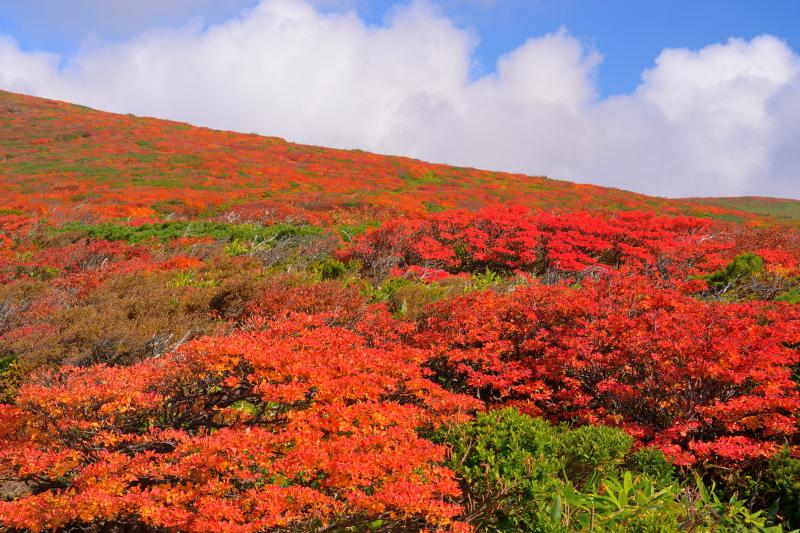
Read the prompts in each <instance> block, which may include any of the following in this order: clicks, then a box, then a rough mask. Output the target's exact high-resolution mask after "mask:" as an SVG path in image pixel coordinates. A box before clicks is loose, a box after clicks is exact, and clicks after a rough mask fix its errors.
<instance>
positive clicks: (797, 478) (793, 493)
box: [766, 448, 800, 529]
mask: <svg viewBox="0 0 800 533" xmlns="http://www.w3.org/2000/svg"><path fill="white" fill-rule="evenodd" d="M766 483H767V497H768V499H771V500H772V501H775V502H776V510H777V512H778V516H779V517H780V518H782V519H783V520H784V521H785V522H786V524H787V525H788V526H789V527H791V528H795V529H797V528H800V459H795V458H793V457H792V456H791V455H790V454H789V449H788V448H784V449H783V450H782V451H781V453H779V454H777V455H776V456H775V457H773V458H772V460H771V461H770V463H769V468H768V469H767V475H766Z"/></svg>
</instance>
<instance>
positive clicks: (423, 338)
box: [0, 92, 800, 532]
mask: <svg viewBox="0 0 800 533" xmlns="http://www.w3.org/2000/svg"><path fill="white" fill-rule="evenodd" d="M0 125H2V127H1V128H0V146H2V151H0V186H2V188H3V191H4V195H3V198H2V200H0V528H2V529H4V530H10V531H49V530H64V531H67V530H73V529H75V530H89V531H107V530H115V531H139V530H145V531H198V532H200V531H209V532H211V531H232V532H233V531H241V532H248V531H363V530H374V531H409V530H411V531H471V530H475V529H477V530H485V529H494V530H509V531H511V530H515V529H520V528H521V529H537V530H570V529H576V528H577V529H580V528H579V526H578V525H577V524H580V523H584V522H585V523H587V524H588V523H592V524H601V525H602V524H605V525H604V526H603V527H608V528H609V530H614V528H615V527H616V528H618V529H619V528H625V527H631V528H634V529H635V528H636V527H641V528H644V529H642V530H650V529H647V528H648V527H651V526H652V525H653V524H656V525H658V526H659V527H662V529H663V528H667V529H669V527H673V529H674V528H676V527H678V526H677V524H683V525H682V526H681V527H684V528H685V529H687V530H690V531H712V530H720V531H722V530H726V529H725V528H728V527H730V528H731V529H736V528H737V527H739V525H741V524H745V523H746V524H749V525H750V526H752V527H756V526H755V525H753V524H760V525H759V526H758V527H762V526H763V527H767V526H769V527H772V528H773V529H769V531H778V530H780V529H779V528H781V527H787V528H790V527H798V526H800V523H798V522H797V520H798V517H797V513H796V509H793V508H792V506H793V505H794V504H793V503H792V502H796V501H797V498H796V489H795V488H794V487H800V377H798V376H800V307H798V303H800V232H798V230H797V228H796V227H795V226H793V225H791V224H790V223H787V221H786V220H782V219H779V218H778V217H775V216H770V215H763V214H754V213H751V212H745V211H740V210H737V209H734V208H733V207H732V206H735V205H751V204H752V203H753V202H755V201H756V200H753V199H751V200H748V201H747V202H740V203H737V202H733V201H724V202H723V201H719V202H715V201H710V200H709V201H700V200H696V201H693V200H667V199H658V198H649V197H646V196H642V195H636V194H633V193H626V192H624V191H617V190H611V189H603V188H599V187H593V186H586V185H575V184H569V183H566V182H558V181H553V180H548V179H546V178H535V177H528V176H519V175H510V174H497V173H491V172H485V171H479V170H474V169H461V168H453V167H446V166H442V165H432V164H428V163H424V162H420V161H414V160H410V159H405V158H399V157H388V156H378V155H375V154H368V153H364V152H360V151H342V150H330V149H324V148H317V147H308V146H301V145H295V144H291V143H287V142H285V141H283V140H281V139H276V138H264V137H259V136H255V135H242V134H236V133H231V132H219V131H212V130H208V129H203V128H191V127H190V126H187V125H185V124H177V123H172V122H166V121H159V120H154V119H142V118H138V117H133V116H120V115H112V114H106V113H101V112H97V111H92V110H88V109H82V108H78V107H75V106H70V105H68V104H63V103H59V102H51V101H47V100H41V99H34V98H28V97H23V96H19V95H12V94H9V93H1V92H0ZM765 202H766V201H765ZM764 205H771V204H769V203H768V202H767V203H765V204H764ZM782 205H783V204H782ZM704 483H706V484H707V485H708V486H709V487H711V488H709V490H706V489H705V486H706V485H704ZM713 486H716V489H714V488H713ZM701 489H702V490H701ZM714 490H716V491H717V492H714ZM614 491H621V492H626V491H627V492H626V494H627V493H628V492H629V493H630V494H631V496H630V497H629V503H630V506H633V507H636V506H637V505H641V506H642V508H641V509H640V508H631V509H629V508H628V507H626V508H625V509H627V510H625V512H626V513H627V512H630V513H631V514H630V515H624V516H623V514H624V513H623V510H620V509H617V510H615V511H613V512H612V511H608V512H607V513H606V514H603V513H605V512H606V511H603V509H604V508H603V505H604V502H605V503H608V501H610V500H608V495H609V494H611V493H612V492H614ZM636 491H639V492H636ZM621 492H620V493H621ZM634 493H636V494H637V496H635V497H634V496H633V494H634ZM717 494H719V495H720V497H721V498H722V499H719V498H717ZM626 498H628V497H627V496H626ZM649 498H653V499H652V500H651V499H649ZM715 498H716V500H715ZM737 498H738V499H737ZM742 498H744V499H745V500H742ZM742 501H746V502H747V505H744V504H742V503H741V502H742ZM773 505H774V506H775V507H774V509H775V513H773V514H772V515H769V516H768V515H767V514H766V513H765V512H763V513H762V512H761V511H758V510H757V509H761V510H762V511H763V510H765V509H769V508H770V507H772V506H773ZM630 506H629V507H630ZM596 513H597V514H596ZM660 517H661V518H660ZM662 518H663V520H662ZM615 520H616V521H615ZM659 520H662V521H661V522H659ZM581 521H583V522H581ZM587 521H588V522H587ZM648 521H649V522H648ZM637 524H638V525H637ZM642 524H650V525H642ZM665 524H672V526H669V527H668V526H667V525H665ZM750 526H748V527H750ZM548 528H549V529H548ZM775 528H778V529H775ZM762 530H765V531H766V530H768V529H762Z"/></svg>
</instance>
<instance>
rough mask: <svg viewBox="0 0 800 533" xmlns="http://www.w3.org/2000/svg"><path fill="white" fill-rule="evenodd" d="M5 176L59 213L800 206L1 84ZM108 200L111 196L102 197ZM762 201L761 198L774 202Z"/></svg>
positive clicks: (19, 199) (23, 201)
mask: <svg viewBox="0 0 800 533" xmlns="http://www.w3.org/2000/svg"><path fill="white" fill-rule="evenodd" d="M0 186H1V187H2V190H3V191H4V192H3V198H2V205H0V209H3V210H5V211H9V210H20V211H26V212H32V211H33V212H38V213H41V214H46V215H47V216H51V217H53V219H54V220H55V221H57V222H64V221H70V220H106V219H114V218H129V219H130V218H134V219H143V220H148V219H159V218H162V219H163V218H176V217H177V218H180V217H186V216H198V215H205V214H207V215H214V214H219V213H222V212H227V211H228V210H230V209H231V208H232V207H233V206H239V207H238V208H237V209H245V210H250V211H253V210H255V211H259V210H260V211H262V212H264V213H271V215H272V216H279V215H280V216H282V217H291V216H294V217H300V218H306V219H313V218H317V219H320V220H323V221H325V220H329V221H331V222H337V223H341V222H359V221H365V220H379V219H382V218H385V217H386V216H392V215H397V214H421V213H425V212H435V211H440V210H443V209H452V208H466V209H475V208H478V207H480V206H483V205H487V204H493V203H516V204H522V205H525V206H529V207H531V208H536V209H547V210H559V211H561V210H576V209H586V210H611V211H613V210H633V209H635V210H647V211H653V212H657V213H662V214H689V215H695V216H707V217H715V218H721V219H728V220H736V221H746V220H751V221H762V222H778V221H785V220H789V221H794V220H796V216H797V211H796V206H795V207H793V208H792V209H789V208H788V207H780V208H779V207H777V205H778V204H776V205H775V206H773V207H774V208H772V209H767V208H761V207H757V206H756V207H754V206H755V204H753V202H752V201H751V200H749V199H739V200H735V199H719V200H670V199H664V198H657V197H650V196H646V195H642V194H636V193H632V192H627V191H622V190H619V189H612V188H605V187H597V186H593V185H579V184H575V183H570V182H566V181H557V180H552V179H547V178H544V177H535V176H525V175H520V174H509V173H502V172H489V171H483V170H475V169H470V168H460V167H453V166H446V165H436V164H430V163H425V162H422V161H418V160H414V159H409V158H405V157H395V156H385V155H376V154H371V153H367V152H363V151H360V150H335V149H330V148H321V147H316V146H306V145H300V144H293V143H289V142H286V141H284V140H283V139H279V138H276V137H262V136H258V135H253V134H251V135H248V134H241V133H234V132H226V131H216V130H211V129H208V128H200V127H193V126H190V125H187V124H183V123H178V122H171V121H166V120H158V119H152V118H140V117H135V116H132V115H118V114H112V113H105V112H100V111H95V110H92V109H89V108H86V107H83V106H77V105H72V104H67V103H63V102H57V101H52V100H46V99H41V98H34V97H29V96H23V95H18V94H13V93H8V92H2V91H0ZM99 198H102V204H101V203H100V202H95V201H94V200H96V199H99ZM759 201H760V202H761V203H759V204H758V205H759V206H760V205H762V204H763V205H771V204H766V203H764V201H763V200H759ZM776 202H779V201H776ZM780 205H783V204H780ZM787 212H790V213H792V214H791V216H787V215H786V213H787Z"/></svg>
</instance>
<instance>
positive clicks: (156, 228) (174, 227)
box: [58, 221, 322, 244]
mask: <svg viewBox="0 0 800 533" xmlns="http://www.w3.org/2000/svg"><path fill="white" fill-rule="evenodd" d="M58 231H59V232H78V233H81V234H83V235H85V236H87V237H89V238H91V239H96V240H106V241H127V242H129V243H131V244H135V243H138V242H142V241H147V240H152V239H155V240H159V241H169V240H173V239H177V238H180V237H211V238H213V239H215V240H219V241H234V240H236V241H272V240H281V239H287V238H290V237H295V236H298V237H300V236H308V235H319V234H320V233H321V232H322V229H321V228H319V227H316V226H308V225H295V224H273V225H271V226H259V225H256V224H225V223H222V222H185V221H180V222H162V223H158V224H143V225H141V226H125V225H123V224H114V223H105V224H83V223H79V222H78V223H70V224H66V225H64V226H61V227H60V228H58Z"/></svg>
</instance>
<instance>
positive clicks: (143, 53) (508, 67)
mask: <svg viewBox="0 0 800 533" xmlns="http://www.w3.org/2000/svg"><path fill="white" fill-rule="evenodd" d="M320 1H321V0H316V5H315V4H312V3H306V2H302V1H301V0H264V1H263V2H262V3H261V4H260V5H258V7H256V8H254V9H252V10H247V11H244V12H242V14H241V15H240V16H239V17H237V18H234V19H231V20H228V21H227V22H225V23H222V24H217V25H213V26H210V27H208V28H206V29H204V28H203V27H202V26H201V25H200V24H199V23H194V24H189V25H187V26H184V27H181V28H177V29H162V30H156V31H149V32H147V33H143V34H141V35H139V36H138V37H136V38H133V39H131V40H128V41H126V42H122V43H118V44H105V45H102V46H87V47H84V48H83V49H82V50H81V51H80V52H79V53H78V54H77V55H75V56H74V57H71V58H68V59H67V60H66V62H65V64H64V66H61V67H60V66H59V58H58V57H55V56H51V55H47V54H40V53H29V52H25V51H22V50H20V49H19V48H18V47H17V46H16V45H15V44H14V43H13V42H12V41H10V40H8V39H0V87H3V88H5V89H9V90H16V91H20V92H25V93H29V94H36V95H41V96H47V97H53V98H60V99H65V100H68V101H74V102H79V103H83V104H86V105H90V106H93V107H97V108H100V109H107V110H111V111H118V112H132V113H136V114H143V115H151V116H160V117H166V118H174V119H179V120H186V121H190V122H193V123H196V124H202V125H208V126H212V127H218V128H225V129H234V130H240V131H246V132H249V131H257V132H260V133H264V134H269V135H280V136H283V137H286V138H288V139H291V140H295V141H299V142H308V143H314V144H322V145H329V146H337V147H359V148H363V149H368V150H375V151H380V152H386V153H399V154H405V155H411V156H416V157H421V158H425V159H429V160H433V161H443V162H449V163H453V164H459V165H470V166H478V167H484V168H492V169H497V170H512V171H520V172H526V173H531V174H546V175H550V176H552V177H557V178H565V179H574V180H577V181H583V182H592V183H598V184H605V185H613V186H619V187H624V188H628V189H633V190H637V191H642V192H648V193H654V194H662V195H670V196H679V195H737V194H772V195H782V196H794V197H800V156H798V155H797V153H798V150H796V149H795V144H796V143H795V139H797V138H798V137H799V136H800V131H798V126H797V125H798V124H800V74H799V73H800V59H799V58H798V56H797V55H796V54H794V53H793V52H792V50H791V49H789V48H788V46H787V45H786V44H785V43H784V42H782V41H780V40H778V39H776V38H774V37H771V36H762V37H758V38H755V39H753V40H751V41H743V40H738V39H731V40H730V41H728V42H727V43H722V44H714V45H710V46H707V47H705V48H703V49H701V50H697V51H690V50H664V51H663V52H662V53H661V55H660V56H659V57H658V58H657V59H656V63H655V66H654V67H653V68H652V69H650V70H647V71H645V72H644V73H643V75H642V81H641V84H640V86H639V87H638V88H637V90H636V91H634V92H633V93H632V94H630V95H624V96H617V97H612V98H608V99H600V98H599V97H598V96H597V94H596V84H595V81H594V77H595V73H596V70H597V69H598V68H600V67H599V65H600V55H599V53H598V52H596V51H594V50H587V49H586V48H585V47H583V46H582V45H581V44H580V42H579V41H578V40H576V39H575V38H573V37H572V36H570V35H569V33H568V32H567V31H566V30H560V31H559V32H556V33H555V34H551V35H545V36H541V37H536V38H532V39H530V40H528V41H527V42H526V43H524V44H523V45H522V46H520V47H519V48H517V49H515V50H512V51H510V52H509V53H507V54H506V55H504V56H503V57H502V58H501V59H500V60H499V62H498V65H497V69H496V72H495V73H493V74H490V75H486V76H483V77H480V78H478V79H477V80H475V79H471V77H470V72H471V71H470V69H471V66H472V64H473V60H474V56H473V50H474V47H475V45H476V42H477V36H476V35H474V34H473V33H471V32H469V31H466V30H463V29H460V28H458V27H456V26H455V25H454V23H453V22H452V21H451V20H449V19H447V18H446V17H445V16H444V15H442V14H441V12H439V11H438V10H437V9H436V8H435V7H434V6H431V5H430V4H427V3H424V2H417V3H414V4H412V5H411V6H406V7H400V8H397V9H394V10H392V11H391V12H390V15H389V16H388V18H387V20H386V21H385V22H384V24H382V25H380V26H370V25H368V24H366V23H365V22H364V21H363V20H362V19H360V18H359V16H358V15H357V13H356V12H355V11H352V10H350V11H347V12H341V11H338V10H337V11H334V12H321V11H319V5H320V3H319V2H320ZM322 1H327V2H328V3H330V0H322ZM336 1H337V2H338V1H339V0H336Z"/></svg>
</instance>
